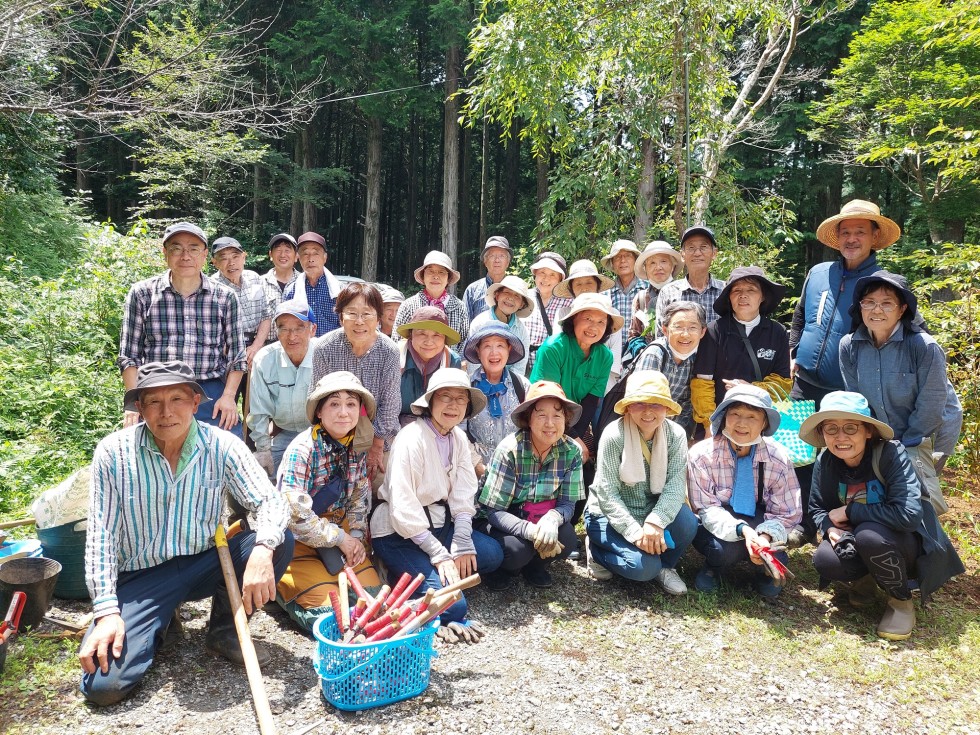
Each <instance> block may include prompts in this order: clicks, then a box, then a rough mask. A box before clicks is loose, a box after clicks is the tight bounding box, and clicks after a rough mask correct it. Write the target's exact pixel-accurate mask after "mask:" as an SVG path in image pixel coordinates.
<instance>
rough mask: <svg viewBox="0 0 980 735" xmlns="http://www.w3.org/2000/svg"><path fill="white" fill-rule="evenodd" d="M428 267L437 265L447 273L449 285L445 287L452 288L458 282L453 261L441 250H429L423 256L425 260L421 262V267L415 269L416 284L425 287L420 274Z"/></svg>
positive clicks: (457, 273) (457, 272) (457, 274)
mask: <svg viewBox="0 0 980 735" xmlns="http://www.w3.org/2000/svg"><path fill="white" fill-rule="evenodd" d="M430 265H439V266H442V267H443V268H445V269H446V270H447V271H449V283H448V284H446V285H447V286H452V285H453V284H454V283H456V281H458V280H459V271H458V270H456V269H455V268H453V261H452V260H451V259H450V257H449V256H448V255H446V254H445V253H444V252H442V251H441V250H430V251H429V252H427V253H426V254H425V260H423V261H422V265H421V266H419V267H418V268H416V269H415V282H416V283H421V284H422V285H425V281H423V280H422V272H423V271H424V270H425V269H426V267H427V266H430Z"/></svg>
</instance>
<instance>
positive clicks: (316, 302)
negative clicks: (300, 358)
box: [282, 270, 340, 337]
mask: <svg viewBox="0 0 980 735" xmlns="http://www.w3.org/2000/svg"><path fill="white" fill-rule="evenodd" d="M327 273H329V271H326V270H325V271H324V272H323V275H321V276H320V278H319V280H318V281H317V282H316V284H315V285H313V286H311V285H310V279H308V278H307V277H306V276H305V275H304V276H303V277H302V278H297V279H296V280H295V281H293V282H292V283H290V284H289V285H288V286H286V288H284V289H283V290H282V300H283V301H288V300H289V299H291V298H293V296H294V295H295V294H296V288H297V284H299V283H302V284H303V286H305V287H306V303H307V304H309V305H310V308H311V309H313V316H314V317H315V318H316V336H317V337H322V336H323V335H325V334H326V333H327V332H331V331H333V330H334V329H337V328H338V327H340V314H338V313H337V312H336V311H334V306H336V304H337V298H336V294H339V293H340V284H339V282H337V279H335V278H334V277H333V274H331V276H330V278H327ZM331 281H333V284H334V289H335V290H336V294H331V293H330V286H331Z"/></svg>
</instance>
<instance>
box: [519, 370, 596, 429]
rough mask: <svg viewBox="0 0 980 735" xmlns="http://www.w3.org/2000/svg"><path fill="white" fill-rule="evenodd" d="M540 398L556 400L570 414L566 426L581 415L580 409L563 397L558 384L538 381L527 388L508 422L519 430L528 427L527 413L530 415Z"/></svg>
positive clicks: (563, 392)
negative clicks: (522, 399) (522, 400)
mask: <svg viewBox="0 0 980 735" xmlns="http://www.w3.org/2000/svg"><path fill="white" fill-rule="evenodd" d="M542 398H557V399H558V400H559V401H560V402H561V405H562V407H564V408H566V409H569V410H570V411H571V412H572V418H571V420H570V421H566V422H565V424H566V426H567V425H569V424H574V423H575V422H576V421H578V420H579V417H580V416H581V415H582V407H581V406H580V405H579V404H577V403H576V402H575V401H572V400H569V399H568V398H567V397H566V396H565V391H563V390H562V387H561V386H560V385H558V383H554V382H552V381H550V380H539V381H538V382H537V383H535V384H534V385H532V386H531V387H530V388H528V391H527V395H526V396H525V397H524V402H523V403H521V404H520V405H518V407H517V408H515V409H514V410H513V411H512V412H511V414H510V420H511V421H513V422H514V426H516V427H517V428H519V429H526V428H527V427H528V420H527V415H528V413H530V411H531V409H532V408H533V407H534V404H535V403H537V402H538V401H540V400H541V399H542Z"/></svg>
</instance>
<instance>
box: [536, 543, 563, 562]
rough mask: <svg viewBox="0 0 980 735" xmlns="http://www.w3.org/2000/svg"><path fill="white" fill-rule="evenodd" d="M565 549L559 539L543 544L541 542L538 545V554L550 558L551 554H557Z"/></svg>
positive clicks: (543, 557)
mask: <svg viewBox="0 0 980 735" xmlns="http://www.w3.org/2000/svg"><path fill="white" fill-rule="evenodd" d="M564 549H565V547H564V546H562V543H561V542H560V541H555V543H553V544H550V545H548V546H545V545H544V544H542V545H541V546H539V547H538V556H540V557H541V558H542V559H550V558H551V557H553V556H558V555H559V554H560V553H561V552H562V551H563V550H564Z"/></svg>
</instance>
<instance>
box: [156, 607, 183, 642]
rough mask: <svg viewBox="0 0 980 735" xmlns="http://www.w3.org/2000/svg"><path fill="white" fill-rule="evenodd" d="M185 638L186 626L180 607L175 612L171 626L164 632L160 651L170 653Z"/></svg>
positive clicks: (171, 619)
mask: <svg viewBox="0 0 980 735" xmlns="http://www.w3.org/2000/svg"><path fill="white" fill-rule="evenodd" d="M183 637H184V624H183V622H181V619H180V606H179V605H178V606H177V609H176V610H174V616H173V617H172V618H170V624H169V625H168V626H167V629H166V630H165V631H164V632H163V643H161V644H160V651H170V650H172V649H173V647H174V646H176V645H177V644H178V643H179V642H180V641H181V640H182V639H183Z"/></svg>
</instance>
